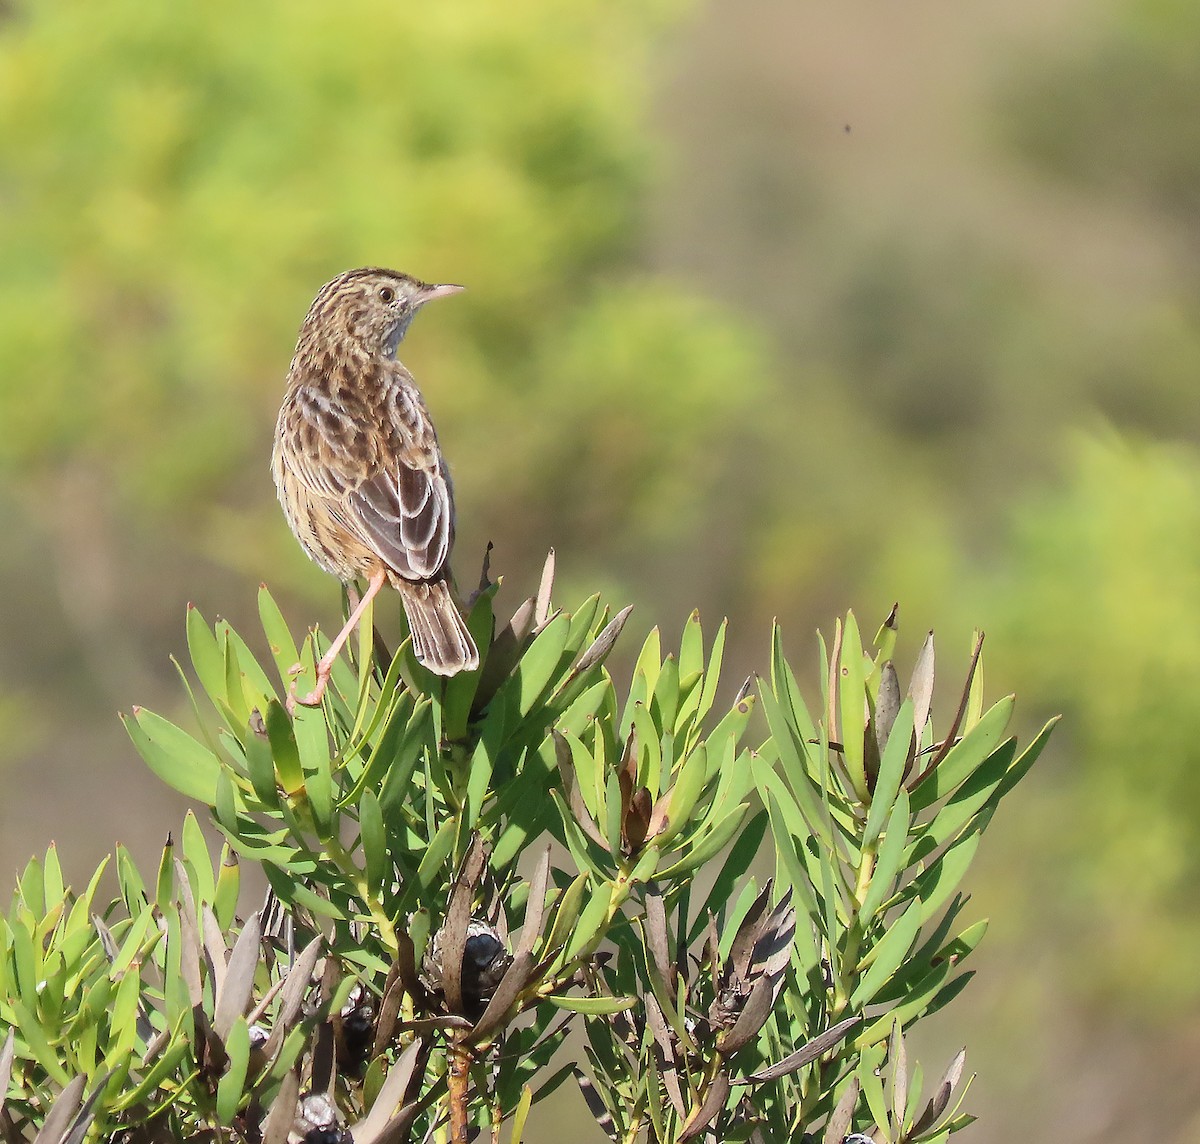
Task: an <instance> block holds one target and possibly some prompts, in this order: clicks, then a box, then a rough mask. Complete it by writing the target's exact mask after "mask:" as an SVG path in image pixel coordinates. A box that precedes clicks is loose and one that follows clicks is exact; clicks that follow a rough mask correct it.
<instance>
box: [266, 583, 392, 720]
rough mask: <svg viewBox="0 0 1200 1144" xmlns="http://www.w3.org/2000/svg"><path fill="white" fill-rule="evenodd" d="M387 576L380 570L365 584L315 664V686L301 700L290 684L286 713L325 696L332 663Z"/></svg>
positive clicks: (318, 702)
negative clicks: (359, 596)
mask: <svg viewBox="0 0 1200 1144" xmlns="http://www.w3.org/2000/svg"><path fill="white" fill-rule="evenodd" d="M386 578H387V574H386V573H385V572H384V570H383V569H382V568H381V569H380V570H379V571H378V572H376V573H375V575H374V576H372V577H371V579H370V580H369V581H368V583H367V590H366V591H365V592H364V593H363V598H362V599H361V600H359V602H358V606H357V607H356V608H355V609H354V611H352V612H351V613H350V618H349V619H348V620H347V621H346V625H345V627H343V628H342V630H341V631H340V632H338V634H337V638H336V639H335V640H334V641H333V643H331V644H330V645H329V650H328V651H327V652H326V653H325V654H324V655H323V656H321V662H320V663H318V664H317V685H316V687H314V688H313V689H312V691H310V692H309V693H308V694H307V695H306V696H304V698H303V699H301V698H300V697H299V696H297V695H296V684H295V683H293V684H292V690H291V693H290V694H289V695H288V704H287V705H288V711H290V712H292V713H295V710H296V704H297V703H299V704H301V705H302V706H304V707H316V706H318V705H319V704H320V702H321V696H322V695H324V694H325V686H326V684H328V683H329V676H330V673H331V672H332V671H333V661H334V660H335V659H337V657H338V652H340V651H341V650H342V648H343V647H344V646H345V643H346V640H348V639H349V638H350V633H351V632H352V631H354V629H355V628H356V627H358V624H359V621H360V620H361V619H362V618H363V613H364V612H365V611H366V610H367V605H368V604H370V602H371V601H372V600H373V599H374V598H375V594H376V593H377V592H378V591H379V589H380V588H382V587H383V583H384V580H385V579H386Z"/></svg>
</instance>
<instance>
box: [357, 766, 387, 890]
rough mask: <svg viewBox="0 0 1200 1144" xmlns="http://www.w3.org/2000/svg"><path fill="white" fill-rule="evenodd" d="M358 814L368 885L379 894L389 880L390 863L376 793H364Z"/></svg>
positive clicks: (366, 791)
mask: <svg viewBox="0 0 1200 1144" xmlns="http://www.w3.org/2000/svg"><path fill="white" fill-rule="evenodd" d="M358 812H359V819H358V827H359V832H360V836H361V839H362V848H363V859H364V861H365V864H366V877H367V885H368V886H369V887H370V889H371V891H372V893H375V894H378V893H380V892H381V891H382V890H383V888H384V885H385V883H386V881H387V879H388V867H389V862H388V853H387V834H386V831H385V830H384V825H383V811H382V809H381V808H380V806H379V799H377V798H376V797H375V792H374V791H371V790H365V791H363V796H362V801H361V802H360V803H359V808H358Z"/></svg>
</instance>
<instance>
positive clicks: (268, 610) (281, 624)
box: [258, 584, 300, 691]
mask: <svg viewBox="0 0 1200 1144" xmlns="http://www.w3.org/2000/svg"><path fill="white" fill-rule="evenodd" d="M258 617H259V620H260V621H261V623H262V629H263V634H264V635H265V636H266V637H267V646H268V647H269V648H270V651H271V658H272V659H273V660H274V661H275V669H276V671H278V673H279V681H280V682H281V683H282V684H283V687H284V690H285V691H286V690H287V688H288V687H290V686H291V676H290V675H289V674H288V673H289V672H290V671H291V669H292V668H293V667H295V666H296V664H297V663H299V662H300V652H299V651H298V650H297V648H296V641H295V640H294V639H292V633H291V631H290V630H289V629H288V626H287V621H286V620H285V619H284V618H283V613H282V612H281V611H280V610H279V605H278V604H276V603H275V600H274V598H273V597H272V596H271V593H270V592H269V591H267V586H266V584H260V585H259V588H258Z"/></svg>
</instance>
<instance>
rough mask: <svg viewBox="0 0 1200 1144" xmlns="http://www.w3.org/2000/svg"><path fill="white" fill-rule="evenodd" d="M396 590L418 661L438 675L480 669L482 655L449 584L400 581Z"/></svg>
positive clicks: (444, 582) (432, 581)
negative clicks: (402, 606)
mask: <svg viewBox="0 0 1200 1144" xmlns="http://www.w3.org/2000/svg"><path fill="white" fill-rule="evenodd" d="M396 587H397V588H399V589H400V599H401V600H403V601H404V614H405V615H406V616H408V627H409V630H410V631H411V632H412V641H413V653H414V654H415V655H416V657H417V659H419V660H420V661H421V662H422V663H423V664H424V665H425V666H426V667H427V668H429V670H430V671H432V672H434V673H435V674H436V675H457V674H458V673H459V672H460V671H474V670H475V668H477V667H478V666H479V651H478V650H477V649H476V647H475V641H474V640H473V639H471V633H470V632H468V631H467V625H466V624H465V623H464V622H463V618H462V613H461V612H459V610H458V606H457V605H456V604H455V602H454V597H453V595H452V594H451V592H450V585H449V583H448V582H447V580H445V579H441V580H417V581H414V580H403V579H399V578H397V584H396Z"/></svg>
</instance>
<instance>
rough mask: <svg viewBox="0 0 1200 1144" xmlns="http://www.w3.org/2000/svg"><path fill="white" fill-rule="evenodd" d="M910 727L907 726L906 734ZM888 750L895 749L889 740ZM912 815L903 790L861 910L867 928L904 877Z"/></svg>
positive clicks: (884, 838)
mask: <svg viewBox="0 0 1200 1144" xmlns="http://www.w3.org/2000/svg"><path fill="white" fill-rule="evenodd" d="M896 726H897V727H899V726H900V723H899V721H897V723H896ZM909 729H910V727H908V726H906V727H905V731H908V730H909ZM892 734H893V737H894V736H895V734H896V729H895V728H893V729H892ZM888 746H889V747H890V746H891V742H890V740H889V742H888ZM909 822H910V818H909V812H908V791H906V790H904V789H903V787H902V788H901V789H900V790H899V792H898V793H897V795H896V801H895V802H894V803H893V805H892V812H891V814H890V815H889V816H888V819H887V823H886V829H885V831H884V834H883V843H882V844H881V845H880V847H879V850H878V852H877V854H876V856H875V869H874V870H873V871H872V873H871V885H870V886H869V887H868V888H867V892H866V894H865V895H864V896H863V900H862V905H861V906H860V907H859V910H858V916H859V920H860V921H861V922H862V924H863V925H866V924H867V923H868V922H869V921H870V920H871V919H872V918H873V917H874V916H875V913H876V911H877V910H878V909H879V907H880V906H881V905H883V903H884V902H886V901H887V900H888V898H889V897H890V896H891V894H892V889H893V887H894V885H895V882H896V877H897V876H898V875H899V873H900V869H901V867H902V866H903V864H904V852H905V848H906V847H907V845H908V830H909Z"/></svg>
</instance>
